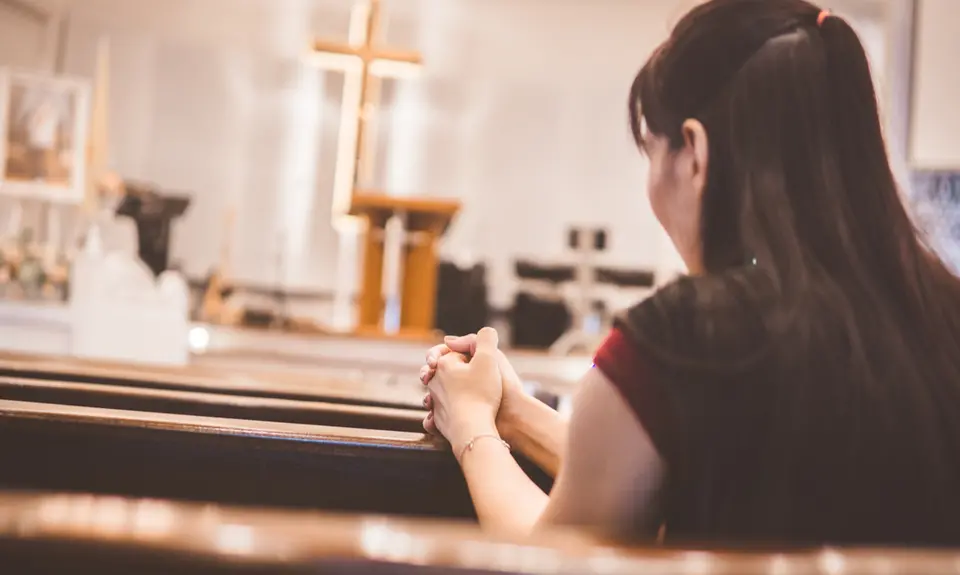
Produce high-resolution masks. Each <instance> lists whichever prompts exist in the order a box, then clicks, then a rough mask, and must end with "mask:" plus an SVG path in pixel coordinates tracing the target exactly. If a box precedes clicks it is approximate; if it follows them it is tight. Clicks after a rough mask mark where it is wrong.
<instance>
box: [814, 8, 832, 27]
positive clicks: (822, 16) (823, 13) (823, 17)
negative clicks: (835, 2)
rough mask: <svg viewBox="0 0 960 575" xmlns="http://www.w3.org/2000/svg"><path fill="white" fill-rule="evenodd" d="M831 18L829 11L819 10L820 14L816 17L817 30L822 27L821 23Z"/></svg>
mask: <svg viewBox="0 0 960 575" xmlns="http://www.w3.org/2000/svg"><path fill="white" fill-rule="evenodd" d="M830 16H832V14H830V11H829V10H821V11H820V14H818V15H817V28H820V27H822V26H823V21H824V20H826V19H827V18H829V17H830Z"/></svg>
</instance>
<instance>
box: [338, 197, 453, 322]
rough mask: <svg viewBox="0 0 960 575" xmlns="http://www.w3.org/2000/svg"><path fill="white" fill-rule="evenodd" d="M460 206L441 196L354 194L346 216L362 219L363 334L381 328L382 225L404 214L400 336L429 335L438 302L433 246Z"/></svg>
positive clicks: (383, 248)
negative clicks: (413, 196)
mask: <svg viewBox="0 0 960 575" xmlns="http://www.w3.org/2000/svg"><path fill="white" fill-rule="evenodd" d="M459 210H460V202H459V201H456V200H448V199H440V198H411V197H399V196H390V195H385V194H376V193H358V194H356V195H355V196H354V198H353V204H352V205H351V207H350V214H351V215H356V216H362V217H364V218H366V220H367V223H368V229H367V233H366V236H365V239H364V255H363V265H362V267H361V270H362V277H361V281H360V318H359V326H358V331H359V332H360V333H361V334H372V333H377V332H380V333H382V332H383V315H384V303H385V302H384V300H383V281H384V278H383V262H384V250H385V245H384V241H385V239H384V238H385V228H386V226H387V222H388V221H389V220H390V218H391V217H393V216H394V215H402V216H403V218H404V222H405V223H404V226H405V228H406V234H407V235H406V238H405V240H406V243H405V245H404V247H403V256H402V257H403V263H402V264H401V278H400V284H401V285H400V299H401V312H400V336H401V337H404V338H408V339H409V338H421V339H423V340H424V341H429V340H430V339H432V333H433V331H434V315H435V313H436V301H437V273H438V271H437V269H438V268H437V266H438V263H439V261H438V256H437V249H438V243H439V241H440V237H441V236H442V235H443V233H444V231H446V229H447V227H448V226H449V225H450V222H451V220H452V219H453V217H454V216H455V215H456V213H457V212H458V211H459Z"/></svg>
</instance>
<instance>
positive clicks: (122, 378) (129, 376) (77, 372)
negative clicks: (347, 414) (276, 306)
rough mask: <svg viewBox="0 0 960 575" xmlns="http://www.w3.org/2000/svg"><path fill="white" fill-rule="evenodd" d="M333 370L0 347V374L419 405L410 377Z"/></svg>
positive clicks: (372, 364) (418, 394)
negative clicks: (159, 361) (170, 362)
mask: <svg viewBox="0 0 960 575" xmlns="http://www.w3.org/2000/svg"><path fill="white" fill-rule="evenodd" d="M375 366H376V363H375V362H370V363H369V365H368V366H356V369H357V371H358V372H359V373H358V374H357V375H358V376H359V377H352V378H351V377H345V376H340V377H337V376H334V375H331V374H329V373H322V372H323V371H324V370H323V369H321V368H319V367H318V368H316V370H311V372H309V373H307V372H301V373H296V372H291V371H288V372H285V373H277V372H270V373H265V372H264V371H263V370H256V369H253V368H248V369H237V370H230V369H226V368H218V367H209V368H208V367H203V366H196V365H191V366H187V367H161V366H139V365H133V364H122V363H111V362H100V361H87V360H80V359H76V358H68V357H54V356H30V355H23V354H11V353H0V376H6V377H14V378H23V379H45V380H57V381H72V382H77V383H92V384H101V385H122V386H139V387H148V388H156V389H176V390H181V391H194V392H210V393H219V394H232V395H246V396H258V397H272V398H277V399H291V400H304V401H327V402H331V403H352V404H357V405H370V406H381V407H402V408H419V407H420V406H421V401H422V399H423V391H422V389H421V388H420V387H419V386H418V385H417V383H416V381H415V377H411V378H409V379H405V380H401V379H397V378H389V377H387V378H378V380H377V381H375V382H370V381H367V380H366V379H364V378H363V375H364V372H363V368H364V367H367V368H368V369H375ZM316 372H321V373H320V374H317V373H316Z"/></svg>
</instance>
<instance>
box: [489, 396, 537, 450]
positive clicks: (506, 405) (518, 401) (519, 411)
mask: <svg viewBox="0 0 960 575" xmlns="http://www.w3.org/2000/svg"><path fill="white" fill-rule="evenodd" d="M531 400H533V401H535V398H533V397H532V396H529V395H527V394H526V393H524V392H523V390H522V389H519V388H518V389H515V390H512V391H511V392H510V393H509V394H504V396H503V401H502V402H501V403H500V410H499V411H498V412H497V431H499V432H500V435H501V437H503V438H504V439H505V440H507V441H508V442H513V440H514V437H515V436H516V434H517V432H518V430H519V428H520V425H521V422H522V421H523V419H524V412H525V411H526V408H527V407H528V404H529V402H530V401H531Z"/></svg>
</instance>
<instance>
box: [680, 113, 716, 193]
mask: <svg viewBox="0 0 960 575" xmlns="http://www.w3.org/2000/svg"><path fill="white" fill-rule="evenodd" d="M680 129H681V133H682V134H683V146H684V148H686V149H687V151H688V152H689V153H690V155H691V157H692V160H693V162H692V166H691V170H692V173H691V176H692V178H693V181H692V183H693V189H694V191H695V192H696V194H697V196H700V195H702V194H703V190H705V189H706V187H707V168H708V166H709V163H710V146H709V142H708V140H707V130H706V128H704V127H703V124H701V123H700V121H699V120H693V119H689V120H685V121H684V122H683V126H681V128H680Z"/></svg>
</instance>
